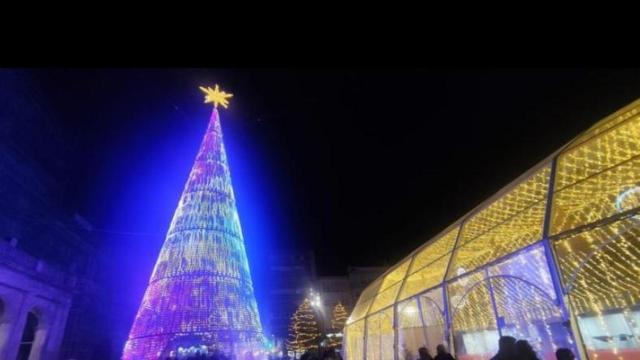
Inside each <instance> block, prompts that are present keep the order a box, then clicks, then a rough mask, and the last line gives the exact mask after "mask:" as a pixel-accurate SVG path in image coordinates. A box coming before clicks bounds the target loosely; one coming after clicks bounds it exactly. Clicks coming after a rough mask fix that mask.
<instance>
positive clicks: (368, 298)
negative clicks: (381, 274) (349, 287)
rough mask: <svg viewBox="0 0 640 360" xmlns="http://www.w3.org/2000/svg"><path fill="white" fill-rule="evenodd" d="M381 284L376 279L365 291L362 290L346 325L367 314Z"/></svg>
mask: <svg viewBox="0 0 640 360" xmlns="http://www.w3.org/2000/svg"><path fill="white" fill-rule="evenodd" d="M381 283H382V281H381V280H379V279H378V280H376V281H374V282H373V283H372V284H371V285H369V286H368V287H367V288H366V289H364V291H363V292H362V294H361V295H360V298H359V299H358V302H357V303H356V306H355V307H354V308H353V311H352V312H351V316H349V319H348V320H347V323H348V324H350V323H352V322H354V321H357V320H360V319H362V318H363V317H364V316H365V315H367V312H368V311H369V306H370V305H371V302H372V301H373V297H374V296H375V295H376V293H377V292H378V288H379V287H380V284H381Z"/></svg>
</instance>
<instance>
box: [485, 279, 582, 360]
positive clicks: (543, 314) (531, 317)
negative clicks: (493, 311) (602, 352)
mask: <svg viewBox="0 0 640 360" xmlns="http://www.w3.org/2000/svg"><path fill="white" fill-rule="evenodd" d="M491 285H492V287H493V295H494V298H495V301H496V308H497V310H498V323H499V325H500V330H501V331H502V335H510V336H513V337H515V338H516V339H525V340H527V341H529V343H530V344H531V346H532V347H533V349H534V350H535V351H536V352H537V353H538V355H539V356H540V357H541V358H542V359H545V360H554V359H555V358H556V355H555V351H556V350H557V349H558V348H559V347H566V348H573V340H572V339H571V335H570V333H569V330H568V328H567V326H566V325H568V323H567V324H565V323H564V317H563V314H562V311H561V309H560V307H559V306H558V305H557V304H556V303H555V302H554V300H553V299H552V298H551V297H550V296H549V295H548V294H547V293H545V292H544V291H543V290H541V289H540V288H538V287H535V286H534V285H532V284H531V283H529V282H526V281H524V280H522V279H520V278H515V277H497V278H492V279H491ZM573 351H574V353H575V352H576V351H575V349H573Z"/></svg>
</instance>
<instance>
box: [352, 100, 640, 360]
mask: <svg viewBox="0 0 640 360" xmlns="http://www.w3.org/2000/svg"><path fill="white" fill-rule="evenodd" d="M344 334H345V341H346V346H345V352H346V359H347V360H405V359H406V360H414V359H416V358H417V357H418V348H419V347H422V346H425V347H427V348H428V349H429V350H430V352H431V354H435V348H436V346H437V345H438V344H445V346H447V347H448V348H449V350H450V351H451V352H452V353H454V354H455V356H456V357H457V358H458V359H460V360H481V359H482V360H485V359H490V358H491V357H492V356H493V355H494V354H495V352H496V351H497V347H498V339H499V337H500V336H503V335H511V336H514V337H515V338H517V339H526V340H528V341H529V342H530V343H531V344H532V346H533V347H534V349H535V350H536V351H537V352H538V354H539V356H540V357H541V358H543V359H546V360H552V359H555V354H554V352H555V350H556V349H557V348H559V347H568V348H571V349H573V352H574V353H575V354H576V355H577V356H578V358H581V359H590V360H596V359H597V360H609V359H611V360H613V359H615V360H631V359H640V100H636V101H635V102H633V103H632V104H630V105H628V106H626V107H624V108H623V109H621V110H619V111H618V112H616V113H614V114H612V115H610V116H609V117H607V118H605V119H604V120H602V121H600V122H598V123H597V124H596V125H594V126H593V127H592V128H590V129H589V130H587V131H586V132H584V133H583V134H581V135H580V136H578V137H577V138H575V139H574V140H573V141H571V142H570V143H569V144H567V145H566V146H565V147H563V148H562V149H560V150H559V151H557V152H556V153H554V154H552V155H551V156H550V157H549V158H547V159H546V160H544V161H543V162H541V163H540V164H539V165H537V166H535V167H534V168H532V169H531V170H529V171H528V172H527V173H525V174H524V175H522V176H521V177H520V178H518V179H516V180H515V181H514V182H513V183H511V184H509V185H508V186H506V187H505V188H504V189H502V190H501V191H500V192H498V193H497V194H495V195H494V196H493V197H491V198H489V199H488V200H486V201H485V202H484V203H482V204H481V205H480V206H478V207H477V208H475V209H474V210H472V211H471V212H470V213H468V214H467V215H465V216H464V217H463V218H461V219H459V220H458V221H457V222H455V223H454V224H452V225H450V226H449V227H448V228H447V229H445V230H444V231H442V233H440V234H439V235H437V236H436V237H434V238H433V239H431V240H429V241H427V242H426V243H425V244H424V245H423V246H421V247H420V248H418V249H417V250H415V251H414V252H413V253H411V254H410V255H409V256H407V257H406V258H405V259H403V260H402V261H400V262H399V263H398V264H396V265H395V266H393V267H392V268H391V269H390V270H389V271H387V272H386V273H385V274H383V275H382V276H381V277H380V278H378V279H377V280H376V281H374V282H373V283H372V284H371V285H369V287H368V288H367V289H366V290H365V291H363V293H362V294H361V296H360V298H359V300H358V302H357V304H356V306H355V307H354V309H353V311H352V313H351V316H350V318H349V320H348V322H347V326H346V327H345V330H344Z"/></svg>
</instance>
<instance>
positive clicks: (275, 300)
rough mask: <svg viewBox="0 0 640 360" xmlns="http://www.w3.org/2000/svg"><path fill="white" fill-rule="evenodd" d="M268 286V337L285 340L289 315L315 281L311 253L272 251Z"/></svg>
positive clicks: (314, 265)
mask: <svg viewBox="0 0 640 360" xmlns="http://www.w3.org/2000/svg"><path fill="white" fill-rule="evenodd" d="M266 260H267V261H268V271H269V277H268V278H269V280H270V284H269V287H268V289H267V294H268V296H267V297H268V299H266V301H267V307H266V309H265V313H264V318H265V325H266V329H267V331H268V333H267V334H268V335H272V336H274V337H275V338H276V340H280V342H282V341H284V339H286V338H287V335H288V333H289V325H290V323H291V316H292V315H293V313H294V312H295V311H296V309H297V308H298V306H299V305H300V304H301V303H302V300H304V298H305V297H306V296H307V295H308V294H309V292H310V290H311V288H312V286H313V281H314V280H315V278H316V264H315V257H314V254H313V252H311V251H271V252H269V254H267V256H266Z"/></svg>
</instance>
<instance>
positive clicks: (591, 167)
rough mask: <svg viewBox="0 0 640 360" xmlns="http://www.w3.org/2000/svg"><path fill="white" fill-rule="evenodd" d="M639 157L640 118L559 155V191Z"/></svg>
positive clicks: (637, 117) (632, 119) (635, 118)
mask: <svg viewBox="0 0 640 360" xmlns="http://www.w3.org/2000/svg"><path fill="white" fill-rule="evenodd" d="M638 155H640V117H639V116H635V117H633V118H631V119H630V120H627V121H625V122H624V123H621V124H619V125H617V126H616V127H613V128H611V129H609V130H608V131H606V132H603V133H601V134H600V135H598V136H597V137H594V138H592V139H590V140H589V141H586V142H584V143H582V144H580V145H578V146H574V147H571V148H569V149H568V150H566V151H565V152H564V153H562V154H560V156H559V157H558V163H557V167H556V184H555V188H556V190H561V189H563V188H565V187H567V186H569V185H571V184H575V183H576V182H578V181H580V180H582V179H585V178H587V177H589V176H591V175H594V174H596V173H599V172H601V171H604V170H606V169H608V168H611V167H613V166H615V165H617V164H620V163H622V162H624V161H626V160H629V159H631V158H632V157H635V156H638Z"/></svg>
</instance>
